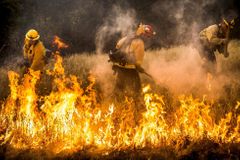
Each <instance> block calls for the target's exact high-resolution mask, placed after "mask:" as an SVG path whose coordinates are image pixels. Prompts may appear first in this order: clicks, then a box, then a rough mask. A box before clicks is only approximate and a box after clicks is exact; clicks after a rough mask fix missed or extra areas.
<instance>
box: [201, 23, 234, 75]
mask: <svg viewBox="0 0 240 160" xmlns="http://www.w3.org/2000/svg"><path fill="white" fill-rule="evenodd" d="M229 29H230V23H229V22H227V21H226V20H225V19H223V20H222V22H221V23H220V24H214V25H211V26H209V27H207V28H205V29H203V30H202V31H201V32H200V33H199V38H200V44H201V49H200V56H201V57H202V59H203V60H204V68H205V69H206V70H207V71H208V72H210V73H215V72H216V56H215V53H214V52H215V51H218V52H219V53H221V54H224V56H225V57H228V55H229V54H228V52H227V43H228V36H229Z"/></svg>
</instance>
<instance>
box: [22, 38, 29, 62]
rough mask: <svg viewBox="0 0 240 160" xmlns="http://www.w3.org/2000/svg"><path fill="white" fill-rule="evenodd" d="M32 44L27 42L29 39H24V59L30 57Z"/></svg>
mask: <svg viewBox="0 0 240 160" xmlns="http://www.w3.org/2000/svg"><path fill="white" fill-rule="evenodd" d="M29 48H30V46H29V43H28V42H27V40H25V41H24V45H23V57H24V59H27V58H28V50H29Z"/></svg>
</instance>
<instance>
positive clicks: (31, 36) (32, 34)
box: [25, 29, 40, 41]
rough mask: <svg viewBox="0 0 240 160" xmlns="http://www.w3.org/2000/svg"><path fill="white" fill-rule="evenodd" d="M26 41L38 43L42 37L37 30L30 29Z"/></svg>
mask: <svg viewBox="0 0 240 160" xmlns="http://www.w3.org/2000/svg"><path fill="white" fill-rule="evenodd" d="M25 37H26V39H28V40H32V41H36V40H38V39H39V38H40V35H39V34H38V32H37V31H36V30H35V29H30V30H29V31H28V32H27V33H26V36H25Z"/></svg>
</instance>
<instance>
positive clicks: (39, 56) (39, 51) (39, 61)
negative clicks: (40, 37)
mask: <svg viewBox="0 0 240 160" xmlns="http://www.w3.org/2000/svg"><path fill="white" fill-rule="evenodd" d="M45 54H46V49H45V47H44V46H43V44H42V43H41V42H40V44H38V45H37V46H36V48H35V53H34V58H33V62H32V65H31V68H32V69H33V70H41V69H42V67H44V56H45Z"/></svg>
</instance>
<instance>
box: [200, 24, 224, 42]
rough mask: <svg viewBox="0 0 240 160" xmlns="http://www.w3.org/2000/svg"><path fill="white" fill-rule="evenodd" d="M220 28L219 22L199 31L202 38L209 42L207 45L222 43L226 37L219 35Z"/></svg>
mask: <svg viewBox="0 0 240 160" xmlns="http://www.w3.org/2000/svg"><path fill="white" fill-rule="evenodd" d="M219 32H220V30H219V27H218V25H217V24H214V25H211V26H209V27H207V28H205V29H204V30H202V31H201V32H200V33H199V37H200V40H202V41H204V42H206V43H207V45H209V44H210V45H212V46H215V45H221V44H223V43H224V41H225V39H224V38H220V37H219V36H218V34H219Z"/></svg>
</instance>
